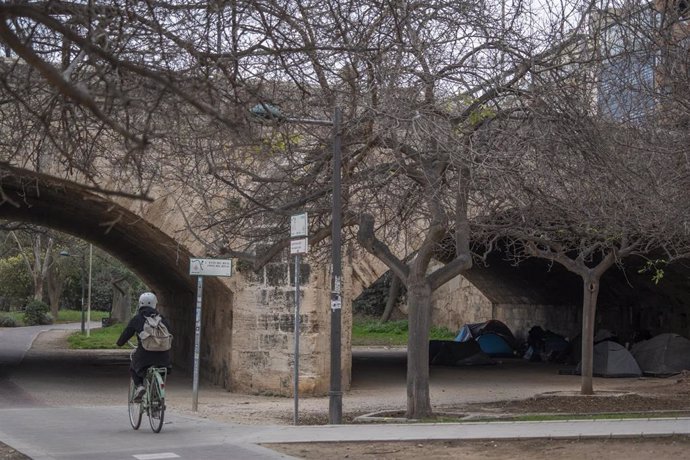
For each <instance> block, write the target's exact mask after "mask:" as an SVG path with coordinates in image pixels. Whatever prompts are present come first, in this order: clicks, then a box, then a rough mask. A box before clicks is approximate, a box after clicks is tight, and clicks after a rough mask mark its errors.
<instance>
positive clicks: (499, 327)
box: [455, 319, 517, 349]
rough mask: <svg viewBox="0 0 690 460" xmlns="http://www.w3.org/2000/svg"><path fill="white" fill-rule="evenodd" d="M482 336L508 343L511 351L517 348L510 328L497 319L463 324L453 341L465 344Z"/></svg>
mask: <svg viewBox="0 0 690 460" xmlns="http://www.w3.org/2000/svg"><path fill="white" fill-rule="evenodd" d="M484 334H495V335H498V336H500V337H502V338H503V340H504V341H505V342H507V343H508V345H509V346H510V348H511V349H513V348H517V341H516V340H515V337H514V336H513V333H512V332H511V331H510V328H509V327H508V326H506V325H505V324H503V323H502V322H500V321H498V320H497V319H492V320H489V321H485V322H483V323H473V324H465V325H464V326H463V327H461V328H460V331H459V332H458V335H457V336H456V337H455V341H456V342H466V341H468V340H472V339H475V340H476V339H478V338H479V337H481V336H482V335H484Z"/></svg>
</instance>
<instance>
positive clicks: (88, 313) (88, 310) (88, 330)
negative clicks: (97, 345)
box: [86, 244, 93, 337]
mask: <svg viewBox="0 0 690 460" xmlns="http://www.w3.org/2000/svg"><path fill="white" fill-rule="evenodd" d="M92 267H93V244H89V293H88V296H87V297H86V336H87V337H90V336H91V271H92V270H91V269H92Z"/></svg>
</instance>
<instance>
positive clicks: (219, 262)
mask: <svg viewBox="0 0 690 460" xmlns="http://www.w3.org/2000/svg"><path fill="white" fill-rule="evenodd" d="M189 274H190V275H192V276H195V275H196V277H197V283H196V322H195V326H194V378H193V383H192V410H193V411H195V412H196V410H197V408H198V406H199V349H200V348H201V301H202V294H203V290H204V276H231V275H232V260H231V259H191V258H190V259H189Z"/></svg>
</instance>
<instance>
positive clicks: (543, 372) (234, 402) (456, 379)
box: [12, 330, 690, 425]
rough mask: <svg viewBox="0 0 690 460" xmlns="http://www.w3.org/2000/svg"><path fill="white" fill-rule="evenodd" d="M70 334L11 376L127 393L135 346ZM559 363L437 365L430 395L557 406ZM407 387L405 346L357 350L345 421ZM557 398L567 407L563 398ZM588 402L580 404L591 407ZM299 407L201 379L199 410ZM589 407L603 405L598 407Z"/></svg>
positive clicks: (67, 392) (47, 387)
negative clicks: (75, 342) (111, 346)
mask: <svg viewBox="0 0 690 460" xmlns="http://www.w3.org/2000/svg"><path fill="white" fill-rule="evenodd" d="M68 334H69V331H59V330H53V331H48V332H44V333H42V334H40V335H39V337H38V338H37V339H36V341H35V342H34V344H33V346H32V348H31V350H29V352H28V353H27V355H26V357H25V359H24V362H23V363H22V366H21V368H20V369H19V370H18V371H16V372H15V373H14V374H13V376H12V380H13V381H14V382H15V383H17V385H18V386H20V387H21V388H22V389H23V390H24V391H26V392H27V393H28V396H29V397H30V398H31V400H33V401H35V402H36V403H39V404H45V405H48V406H65V405H85V406H91V405H113V404H120V403H122V402H123V401H124V400H125V399H126V393H127V385H128V374H127V367H128V356H129V351H128V350H68V349H67V343H66V336H67V335H68ZM558 369H559V366H557V365H548V364H543V363H528V362H525V361H524V360H519V359H518V360H505V361H504V362H503V363H501V364H499V365H496V366H481V367H471V368H436V367H434V368H432V369H431V373H430V380H431V400H432V403H433V405H434V410H435V411H436V412H458V411H460V412H463V411H464V412H481V411H482V410H483V409H486V410H487V411H488V412H508V413H510V412H518V413H525V412H556V411H557V410H556V408H554V403H553V402H552V403H551V406H549V404H548V403H545V402H544V401H548V398H547V399H545V396H548V395H549V394H554V393H555V394H556V395H567V394H572V395H577V390H578V389H579V385H580V378H579V377H578V376H573V375H559V374H558ZM39 375H40V377H39ZM594 386H595V389H596V390H597V392H599V393H601V394H607V393H609V392H610V393H611V394H612V395H613V394H618V395H619V396H620V393H625V392H634V393H635V394H637V395H642V396H643V397H649V398H656V397H659V396H660V397H667V396H669V395H671V396H675V395H678V396H681V399H680V402H681V403H682V402H683V401H686V402H690V378H688V377H685V378H683V377H681V378H677V377H674V378H668V379H657V378H634V379H601V378H596V379H595V383H594ZM191 388H192V382H191V377H190V376H188V375H183V374H182V373H176V372H173V373H172V375H171V376H170V378H169V380H168V385H167V395H166V396H167V399H168V404H169V407H172V408H173V409H174V410H177V411H180V412H183V413H189V414H194V413H193V412H192V411H191V399H192V393H191ZM405 395H406V390H405V351H404V350H391V349H373V348H372V349H358V350H356V352H355V355H354V358H353V371H352V387H351V389H350V391H347V392H346V393H345V394H344V396H343V415H344V418H345V420H346V421H348V420H351V419H352V418H354V417H355V416H358V415H362V414H367V413H373V412H378V411H391V412H393V411H401V410H403V409H404V407H405ZM570 399H572V398H570ZM599 400H602V399H601V398H599ZM674 400H676V399H675V398H674ZM577 401H578V402H577V403H576V404H580V405H581V399H578V400H577ZM620 401H621V400H620V399H617V400H616V401H615V402H614V404H616V405H620ZM648 402H649V401H648ZM650 404H651V405H652V406H653V404H652V403H650ZM525 405H527V407H525ZM556 405H558V407H562V404H561V403H559V402H558V401H556ZM529 406H534V410H532V411H530V410H529ZM648 406H649V405H648ZM648 406H644V405H643V406H642V407H641V409H642V410H649V409H654V407H648ZM669 408H679V409H682V408H684V407H680V406H677V402H673V403H672V404H671V405H670V406H669V405H668V404H667V405H665V406H660V407H658V409H669ZM687 408H688V409H690V406H688V407H687ZM586 409H587V407H584V408H583V409H581V410H576V412H586V411H587V410H586ZM623 409H625V408H624V407H623ZM293 410H294V401H293V399H292V398H285V397H276V396H259V395H246V394H239V393H232V392H228V391H226V390H225V389H223V388H219V387H216V386H213V385H204V384H202V385H201V388H200V391H199V411H198V413H196V414H194V415H198V416H201V417H208V418H210V419H214V420H219V421H224V422H230V423H239V424H250V425H251V424H260V425H266V424H288V423H292V415H293ZM632 410H640V409H637V408H633V409H632ZM591 411H592V412H597V410H596V407H593V408H592V410H591ZM299 412H300V423H303V424H309V423H312V424H313V423H317V424H318V423H326V421H327V413H328V397H302V398H300V400H299ZM561 412H562V411H561Z"/></svg>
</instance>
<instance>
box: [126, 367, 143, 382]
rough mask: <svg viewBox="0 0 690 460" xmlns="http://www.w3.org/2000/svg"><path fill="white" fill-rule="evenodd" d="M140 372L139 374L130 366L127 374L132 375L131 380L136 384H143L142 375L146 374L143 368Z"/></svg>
mask: <svg viewBox="0 0 690 460" xmlns="http://www.w3.org/2000/svg"><path fill="white" fill-rule="evenodd" d="M141 372H142V373H141V375H139V374H138V373H137V372H136V371H135V370H134V369H132V368H131V367H130V368H129V374H130V375H131V376H132V381H133V382H134V385H136V386H139V385H143V384H144V376H145V375H146V369H143V370H142V371H141Z"/></svg>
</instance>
